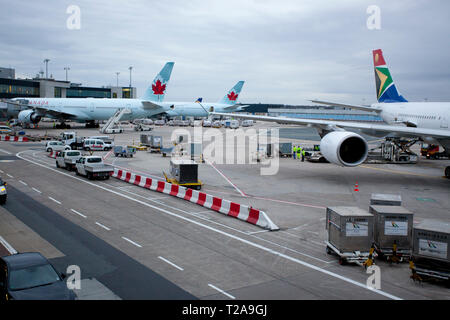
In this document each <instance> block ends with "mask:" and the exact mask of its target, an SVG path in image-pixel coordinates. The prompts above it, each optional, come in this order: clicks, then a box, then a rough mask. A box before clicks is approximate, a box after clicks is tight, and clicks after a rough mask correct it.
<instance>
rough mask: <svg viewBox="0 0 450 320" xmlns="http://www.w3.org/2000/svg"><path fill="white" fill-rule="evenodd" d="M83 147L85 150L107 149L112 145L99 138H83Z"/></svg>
mask: <svg viewBox="0 0 450 320" xmlns="http://www.w3.org/2000/svg"><path fill="white" fill-rule="evenodd" d="M83 149H84V150H86V151H108V150H111V149H112V146H111V145H109V144H106V143H104V142H103V140H100V139H84V142H83Z"/></svg>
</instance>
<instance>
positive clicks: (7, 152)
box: [0, 149, 12, 154]
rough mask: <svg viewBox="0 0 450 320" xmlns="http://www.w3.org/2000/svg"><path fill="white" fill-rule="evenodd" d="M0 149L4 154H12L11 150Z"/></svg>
mask: <svg viewBox="0 0 450 320" xmlns="http://www.w3.org/2000/svg"><path fill="white" fill-rule="evenodd" d="M0 151H1V152H4V153H6V154H12V153H11V152H9V151H6V150H3V149H0Z"/></svg>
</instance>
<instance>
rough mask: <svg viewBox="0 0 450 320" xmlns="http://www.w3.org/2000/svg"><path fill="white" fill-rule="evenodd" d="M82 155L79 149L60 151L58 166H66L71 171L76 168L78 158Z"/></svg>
mask: <svg viewBox="0 0 450 320" xmlns="http://www.w3.org/2000/svg"><path fill="white" fill-rule="evenodd" d="M81 157H82V155H81V152H80V151H77V150H67V151H60V152H58V153H57V154H56V167H58V168H65V169H67V170H69V171H71V170H75V165H76V163H77V160H79V159H80V158H81Z"/></svg>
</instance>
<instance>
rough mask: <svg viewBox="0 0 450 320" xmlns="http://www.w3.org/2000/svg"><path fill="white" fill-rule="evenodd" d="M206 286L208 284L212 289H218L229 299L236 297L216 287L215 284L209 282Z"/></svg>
mask: <svg viewBox="0 0 450 320" xmlns="http://www.w3.org/2000/svg"><path fill="white" fill-rule="evenodd" d="M208 286H210V287H211V288H213V289H215V290H217V291H219V292H220V293H221V294H224V295H226V296H227V297H228V298H230V299H236V298H235V297H233V296H232V295H231V294H229V293H226V292H225V291H223V290H222V289H219V288H217V287H216V286H213V285H212V284H211V283H208Z"/></svg>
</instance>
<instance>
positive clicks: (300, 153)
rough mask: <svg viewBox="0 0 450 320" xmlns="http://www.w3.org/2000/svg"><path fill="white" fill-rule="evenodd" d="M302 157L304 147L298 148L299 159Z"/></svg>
mask: <svg viewBox="0 0 450 320" xmlns="http://www.w3.org/2000/svg"><path fill="white" fill-rule="evenodd" d="M301 155H302V147H298V148H297V159H300V157H301Z"/></svg>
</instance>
